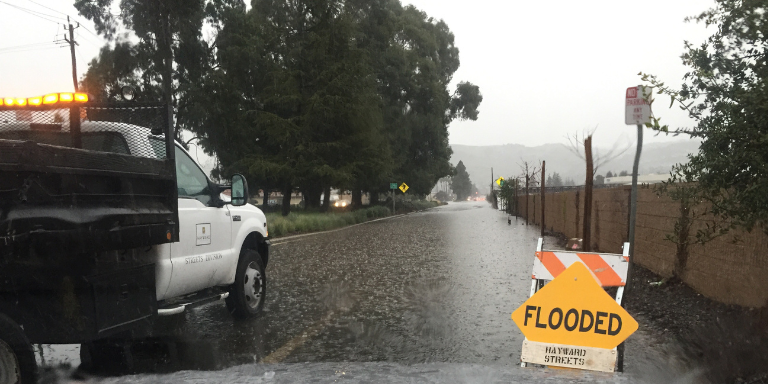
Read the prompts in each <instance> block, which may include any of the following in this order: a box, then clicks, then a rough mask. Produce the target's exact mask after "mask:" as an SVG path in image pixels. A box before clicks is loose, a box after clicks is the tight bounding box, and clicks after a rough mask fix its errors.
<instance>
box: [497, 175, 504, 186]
mask: <svg viewBox="0 0 768 384" xmlns="http://www.w3.org/2000/svg"><path fill="white" fill-rule="evenodd" d="M496 184H498V185H499V187H503V186H504V178H503V177H499V178H498V179H496Z"/></svg>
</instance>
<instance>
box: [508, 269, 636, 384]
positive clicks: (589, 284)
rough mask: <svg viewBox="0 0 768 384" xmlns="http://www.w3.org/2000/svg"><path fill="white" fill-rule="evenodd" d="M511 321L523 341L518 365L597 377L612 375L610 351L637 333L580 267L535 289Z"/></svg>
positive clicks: (624, 313) (631, 321) (632, 322)
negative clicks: (576, 370)
mask: <svg viewBox="0 0 768 384" xmlns="http://www.w3.org/2000/svg"><path fill="white" fill-rule="evenodd" d="M512 320H514V321H515V323H516V324H517V326H518V327H519V328H520V330H521V331H522V332H523V334H524V335H525V337H526V342H525V343H524V344H523V354H522V355H523V361H524V362H530V363H537V364H545V365H555V366H564V367H571V368H583V369H593V370H601V371H608V370H609V369H608V368H607V366H609V365H610V371H612V370H613V367H612V364H613V363H612V362H613V361H615V351H612V349H613V348H615V347H616V346H617V345H619V344H621V342H623V341H624V340H625V339H626V338H627V337H629V335H631V334H632V333H634V332H635V331H636V330H637V327H638V324H637V321H635V319H633V318H632V316H630V315H629V313H627V311H625V310H624V308H622V307H621V306H620V305H619V304H618V303H616V301H615V300H614V299H613V298H612V297H611V296H609V295H608V293H606V292H605V290H604V289H603V288H602V287H600V285H599V284H598V283H597V281H596V279H595V277H594V276H593V275H592V272H590V270H589V269H587V267H585V266H584V264H582V263H573V264H572V265H571V266H570V267H568V269H566V270H565V271H563V272H562V273H561V274H560V275H559V276H557V277H556V278H555V279H554V280H552V281H551V282H549V284H547V285H545V286H544V287H543V288H541V289H540V290H539V291H538V292H537V293H536V294H534V295H533V296H532V297H531V298H530V299H528V300H527V301H526V302H525V303H523V305H521V306H520V308H518V309H516V310H515V311H514V312H513V313H512ZM601 362H602V363H601Z"/></svg>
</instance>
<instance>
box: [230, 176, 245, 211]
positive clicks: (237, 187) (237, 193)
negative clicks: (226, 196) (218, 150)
mask: <svg viewBox="0 0 768 384" xmlns="http://www.w3.org/2000/svg"><path fill="white" fill-rule="evenodd" d="M247 202H248V182H247V181H245V176H243V175H241V174H239V173H238V174H235V175H234V176H232V205H234V206H236V207H238V206H241V205H245V203H247Z"/></svg>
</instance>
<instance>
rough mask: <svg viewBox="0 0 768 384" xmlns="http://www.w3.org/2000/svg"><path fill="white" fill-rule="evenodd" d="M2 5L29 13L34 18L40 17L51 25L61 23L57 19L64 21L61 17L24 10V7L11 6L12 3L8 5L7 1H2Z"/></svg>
mask: <svg viewBox="0 0 768 384" xmlns="http://www.w3.org/2000/svg"><path fill="white" fill-rule="evenodd" d="M0 3H3V4H5V5H7V6H9V7H13V8H16V9H18V10H20V11H22V12H26V13H28V14H30V15H32V16H35V17H38V18H40V19H43V20H45V21H50V22H51V23H56V24H58V23H60V21H57V20H56V19H62V20H64V19H63V18H61V17H59V16H53V15H49V14H47V13H42V12H38V11H33V10H31V9H28V8H24V7H20V6H18V5H14V4H11V3H7V2H5V1H0Z"/></svg>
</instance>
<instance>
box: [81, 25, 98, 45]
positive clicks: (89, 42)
mask: <svg viewBox="0 0 768 384" xmlns="http://www.w3.org/2000/svg"><path fill="white" fill-rule="evenodd" d="M81 27H82V25H81ZM77 38H78V39H79V40H83V41H85V42H86V43H88V44H90V45H93V46H94V47H96V48H101V47H102V46H101V45H100V44H98V43H95V42H93V40H90V39H86V38H85V36H83V34H82V33H80V32H77Z"/></svg>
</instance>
